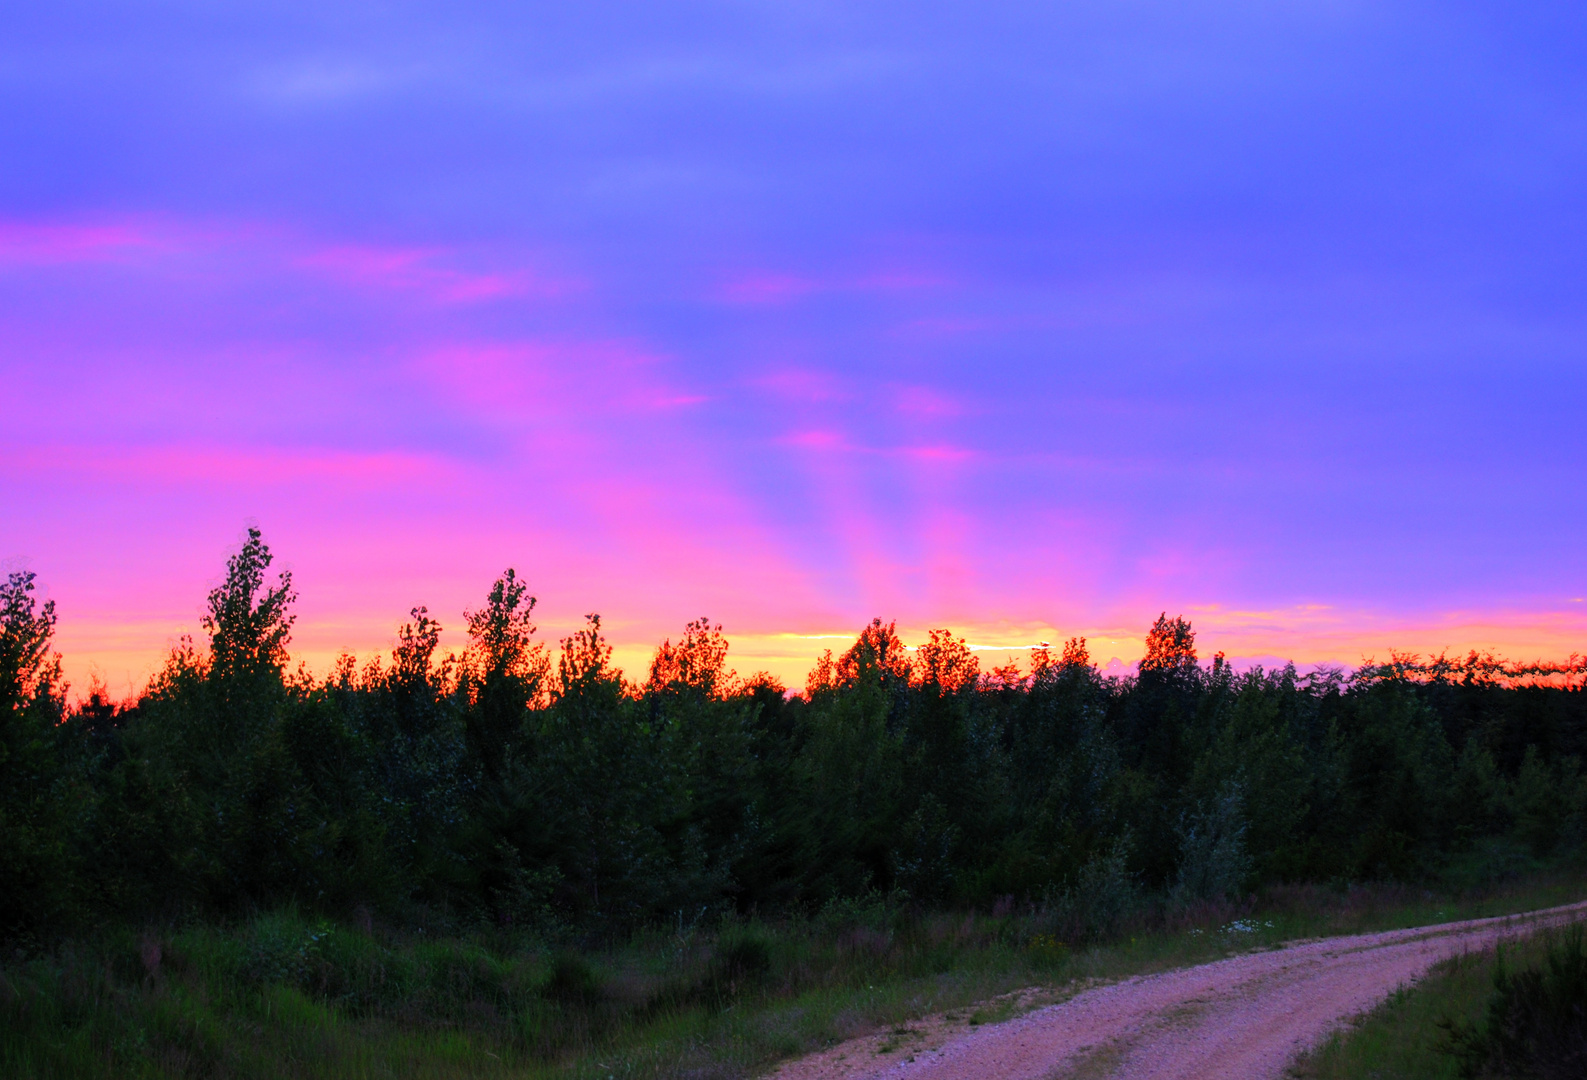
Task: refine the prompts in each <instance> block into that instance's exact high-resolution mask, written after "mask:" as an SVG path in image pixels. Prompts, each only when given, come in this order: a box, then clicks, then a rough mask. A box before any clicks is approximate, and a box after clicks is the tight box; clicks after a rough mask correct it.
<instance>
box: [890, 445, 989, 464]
mask: <svg viewBox="0 0 1587 1080" xmlns="http://www.w3.org/2000/svg"><path fill="white" fill-rule="evenodd" d="M896 453H898V454H901V455H902V456H904V457H906V458H909V459H911V460H913V461H920V462H930V463H957V462H961V461H969V460H971V459H972V458H974V457H975V456H976V454H975V451H974V450H967V449H965V448H964V447H962V446H949V445H946V444H939V445H936V446H905V447H901V448H899V449H898V450H897V451H896Z"/></svg>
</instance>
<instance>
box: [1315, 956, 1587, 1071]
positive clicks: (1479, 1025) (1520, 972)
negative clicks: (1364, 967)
mask: <svg viewBox="0 0 1587 1080" xmlns="http://www.w3.org/2000/svg"><path fill="white" fill-rule="evenodd" d="M1293 1073H1294V1075H1295V1077H1296V1078H1297V1080H1347V1078H1348V1080H1356V1078H1359V1077H1381V1078H1382V1080H1476V1078H1496V1080H1497V1078H1508V1077H1513V1078H1517V1080H1521V1078H1525V1080H1577V1078H1579V1077H1582V1076H1587V942H1584V940H1583V934H1582V928H1581V926H1580V925H1576V926H1573V927H1569V928H1566V929H1554V930H1546V931H1542V932H1539V933H1535V934H1532V935H1530V936H1528V937H1525V938H1521V939H1519V940H1516V941H1512V942H1508V943H1505V944H1501V945H1499V946H1498V947H1496V948H1494V949H1489V950H1484V951H1481V952H1476V953H1468V954H1464V955H1461V956H1457V957H1452V958H1451V959H1449V960H1445V961H1443V962H1442V963H1440V964H1438V965H1437V966H1435V967H1434V969H1433V970H1432V972H1431V973H1430V974H1429V975H1428V977H1427V978H1426V979H1424V980H1423V981H1422V982H1420V983H1418V984H1416V985H1415V986H1413V987H1405V988H1402V989H1400V990H1399V991H1397V992H1396V993H1395V994H1394V995H1393V996H1392V997H1391V998H1390V999H1389V1000H1388V1001H1386V1002H1384V1003H1383V1004H1382V1005H1381V1006H1379V1007H1378V1008H1377V1009H1375V1010H1373V1011H1372V1012H1371V1013H1369V1014H1368V1015H1366V1016H1364V1017H1362V1018H1360V1019H1359V1020H1358V1021H1357V1022H1356V1023H1355V1024H1353V1025H1352V1026H1351V1027H1349V1028H1347V1029H1345V1030H1343V1031H1341V1032H1339V1033H1338V1034H1336V1035H1335V1036H1333V1037H1332V1038H1331V1039H1329V1041H1328V1042H1327V1043H1325V1044H1324V1045H1323V1046H1321V1047H1319V1048H1318V1049H1317V1050H1315V1051H1313V1052H1312V1053H1310V1054H1308V1055H1307V1056H1306V1057H1304V1058H1303V1059H1302V1060H1300V1061H1299V1062H1298V1063H1297V1064H1296V1066H1295V1068H1294V1070H1293Z"/></svg>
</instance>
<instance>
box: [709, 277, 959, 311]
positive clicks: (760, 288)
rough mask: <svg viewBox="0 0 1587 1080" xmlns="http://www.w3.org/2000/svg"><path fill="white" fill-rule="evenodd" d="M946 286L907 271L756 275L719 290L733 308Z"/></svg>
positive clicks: (936, 279)
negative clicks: (812, 297) (821, 296)
mask: <svg viewBox="0 0 1587 1080" xmlns="http://www.w3.org/2000/svg"><path fill="white" fill-rule="evenodd" d="M946 284H948V281H947V279H946V278H944V277H943V276H941V275H939V274H936V273H934V272H931V271H925V270H914V269H907V268H906V269H898V270H882V271H876V272H869V273H860V274H837V275H831V276H827V277H811V276H808V275H801V274H787V273H779V272H755V273H747V274H744V275H742V276H739V277H735V278H732V279H731V280H729V281H727V282H726V283H725V284H723V285H722V286H721V287H720V288H719V290H718V297H719V298H720V299H722V300H726V301H727V302H729V303H734V304H786V303H788V302H790V301H793V300H798V299H801V298H803V297H806V296H809V295H811V294H813V293H854V292H864V293H875V292H884V293H887V292H907V291H913V290H917V289H932V288H939V287H941V286H943V285H946Z"/></svg>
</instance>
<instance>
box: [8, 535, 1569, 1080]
mask: <svg viewBox="0 0 1587 1080" xmlns="http://www.w3.org/2000/svg"><path fill="white" fill-rule="evenodd" d="M271 563H272V556H271V553H270V551H269V549H268V548H267V547H266V545H265V544H264V541H263V538H262V537H261V536H260V535H259V534H258V532H257V531H253V532H251V533H250V535H249V536H248V538H247V540H246V541H245V542H244V543H243V545H242V546H241V548H240V549H239V550H238V552H237V553H236V554H235V555H234V556H233V557H232V559H231V560H230V562H229V563H228V566H227V568H226V574H225V577H224V580H223V582H222V583H221V584H220V585H219V586H218V587H217V588H216V589H215V590H214V591H213V592H212V593H211V594H210V596H209V599H208V604H207V608H206V613H205V617H204V619H203V629H204V634H205V637H206V638H207V640H205V641H203V642H202V643H199V642H194V641H186V640H185V641H183V642H182V643H180V644H179V646H178V647H177V648H176V649H174V650H173V651H172V653H171V655H170V658H169V660H168V662H167V664H166V665H165V668H164V669H163V670H162V671H161V672H160V673H159V674H157V675H156V677H155V678H154V679H153V680H151V682H150V684H149V686H148V687H147V688H146V689H145V690H144V691H143V692H142V693H141V694H140V695H139V696H138V697H137V698H136V699H135V700H132V701H128V702H112V701H109V700H107V698H106V696H105V695H104V693H103V691H102V690H99V689H97V688H90V693H89V694H88V695H87V697H86V699H85V700H83V701H82V702H81V703H80V704H77V705H75V706H70V707H69V706H68V702H67V694H66V687H65V686H64V685H63V683H62V681H61V677H60V664H59V659H58V657H56V655H55V654H54V652H53V651H52V646H51V642H52V639H53V633H54V629H55V620H56V614H55V611H54V608H53V605H51V604H42V605H41V604H39V603H38V602H37V601H36V599H35V596H34V586H35V583H34V580H33V578H32V576H31V575H30V574H28V573H25V572H20V573H13V574H11V575H10V576H9V578H8V579H7V580H6V582H5V583H4V585H3V586H0V1072H3V1073H5V1075H8V1076H11V1075H15V1076H40V1077H43V1076H73V1075H82V1076H90V1075H104V1074H105V1073H106V1072H107V1071H108V1072H114V1073H116V1074H118V1075H147V1076H255V1075H258V1076H267V1075H269V1076H279V1075H285V1076H305V1077H308V1076H447V1075H471V1076H473V1075H490V1074H491V1072H492V1071H500V1072H502V1073H504V1074H505V1073H511V1074H512V1075H537V1074H545V1075H552V1074H555V1075H588V1076H592V1077H593V1076H606V1075H612V1076H616V1075H633V1076H651V1075H682V1074H688V1075H700V1076H707V1075H722V1076H732V1075H742V1074H744V1073H745V1072H746V1071H749V1070H753V1069H755V1068H758V1067H760V1066H761V1065H763V1064H765V1063H766V1062H769V1061H772V1060H775V1059H776V1058H778V1057H780V1056H785V1055H787V1054H790V1053H794V1052H797V1051H799V1050H802V1049H806V1048H809V1047H813V1046H818V1045H823V1044H825V1043H827V1042H830V1041H831V1040H833V1039H836V1038H841V1037H844V1036H846V1035H850V1034H854V1033H856V1032H858V1031H860V1030H865V1029H867V1028H871V1027H875V1026H877V1025H886V1024H891V1023H898V1022H901V1021H902V1020H904V1019H907V1018H909V1017H912V1016H916V1015H920V1014H922V1013H925V1012H931V1011H938V1010H942V1009H958V1008H961V1007H963V1006H965V1005H967V1004H969V1003H971V1002H975V1001H980V1000H985V999H989V998H995V997H997V996H998V995H1002V994H1007V993H1009V992H1011V991H1014V990H1017V989H1020V988H1023V987H1027V986H1031V985H1043V986H1048V987H1064V986H1071V985H1074V981H1075V980H1084V979H1087V978H1104V977H1112V976H1114V975H1119V974H1125V973H1128V972H1132V971H1141V970H1153V969H1156V968H1158V967H1164V966H1170V965H1172V964H1176V963H1183V962H1189V961H1192V960H1196V959H1203V958H1208V957H1211V956H1216V955H1220V954H1222V952H1224V951H1227V950H1230V949H1240V948H1249V947H1255V946H1260V945H1262V944H1267V943H1272V942H1275V941H1277V940H1281V939H1283V938H1289V937H1295V936H1307V935H1312V934H1320V933H1328V932H1342V931H1349V930H1368V929H1383V928H1387V927H1390V926H1405V925H1416V924H1418V923H1424V922H1433V921H1441V920H1445V919H1454V918H1461V917H1468V916H1472V915H1478V914H1499V913H1503V912H1504V911H1513V910H1521V909H1522V908H1528V907H1540V906H1546V905H1547V904H1548V903H1557V902H1565V901H1568V900H1575V899H1579V898H1580V897H1581V895H1582V889H1581V888H1580V886H1581V884H1582V881H1581V877H1580V875H1579V872H1578V871H1577V870H1576V869H1575V868H1577V867H1579V866H1580V865H1581V861H1582V853H1583V850H1584V840H1587V778H1584V777H1583V774H1582V771H1581V767H1580V761H1581V757H1582V754H1583V753H1584V752H1587V693H1584V691H1583V689H1582V686H1581V683H1582V677H1583V675H1584V674H1587V664H1584V663H1583V662H1582V661H1580V660H1579V659H1577V658H1572V659H1571V660H1570V661H1568V662H1565V663H1559V664H1546V663H1535V664H1524V665H1523V664H1513V663H1507V662H1504V661H1501V660H1498V659H1496V658H1493V657H1489V656H1477V655H1473V656H1469V657H1466V658H1462V659H1450V658H1447V657H1438V658H1433V659H1431V660H1421V659H1417V658H1414V657H1406V656H1395V657H1392V658H1391V660H1390V662H1389V663H1387V664H1369V665H1366V666H1363V667H1362V668H1360V669H1358V670H1356V671H1354V672H1348V673H1347V672H1342V671H1324V672H1318V673H1310V674H1301V673H1299V672H1297V671H1296V670H1295V669H1294V668H1293V667H1285V668H1281V669H1278V670H1274V671H1263V670H1254V671H1248V672H1235V671H1233V670H1232V669H1231V668H1230V667H1229V666H1228V665H1227V664H1226V663H1225V662H1224V661H1223V658H1222V657H1221V656H1216V657H1214V658H1213V659H1212V661H1211V662H1210V663H1203V662H1202V661H1201V660H1200V659H1199V657H1198V656H1197V653H1196V649H1195V635H1194V631H1193V630H1192V628H1191V627H1190V625H1189V624H1188V623H1186V622H1185V621H1184V620H1183V619H1178V618H1172V619H1171V618H1168V617H1167V616H1166V615H1165V616H1164V617H1162V618H1160V619H1158V620H1157V623H1156V624H1155V625H1154V627H1153V628H1152V630H1151V633H1150V635H1149V649H1148V654H1147V656H1146V658H1145V659H1144V660H1143V661H1142V663H1141V665H1140V668H1139V670H1138V672H1137V673H1136V675H1134V676H1133V677H1131V678H1127V679H1121V678H1107V677H1104V676H1102V675H1101V674H1100V673H1099V671H1098V670H1097V668H1095V667H1094V666H1093V665H1092V664H1091V662H1090V658H1089V656H1088V655H1087V652H1086V647H1085V642H1084V640H1083V639H1078V638H1076V639H1072V640H1071V641H1069V642H1068V643H1066V644H1065V645H1064V646H1063V647H1062V648H1061V649H1051V650H1049V649H1048V648H1047V647H1042V648H1039V649H1035V650H1032V651H1031V654H1030V656H1029V658H1028V659H1027V660H1026V661H1025V662H1024V663H1023V664H1019V665H1016V664H1009V665H1006V666H1003V667H997V668H993V669H992V670H990V671H984V670H982V669H981V666H980V663H979V661H978V659H977V657H976V656H975V654H974V653H973V652H971V651H970V649H969V648H968V647H967V646H966V645H965V643H964V642H963V641H961V640H959V639H957V638H955V637H954V636H953V635H952V634H950V633H948V632H946V631H935V632H933V633H931V634H930V635H929V637H928V640H927V641H926V642H924V643H922V644H920V645H919V646H918V647H915V648H906V647H905V646H904V644H903V643H902V642H901V641H900V640H899V639H898V636H897V635H896V633H895V632H894V629H893V627H891V626H890V625H886V624H884V623H882V622H881V621H880V620H877V621H875V622H873V623H872V624H870V625H869V626H867V627H865V628H863V629H862V631H861V632H860V634H859V636H858V637H857V639H856V641H855V642H854V644H853V645H852V647H850V648H849V649H847V650H845V651H843V652H842V653H841V654H838V655H833V654H832V653H830V652H829V653H827V654H826V655H824V656H823V657H821V658H819V659H818V661H817V663H816V666H815V668H814V670H813V671H812V672H811V675H810V678H809V680H808V682H807V685H806V687H805V689H804V692H803V693H802V694H800V695H797V696H790V695H788V694H787V693H785V690H784V688H783V687H782V686H781V685H780V684H778V683H777V682H776V680H774V679H772V678H770V677H769V676H765V675H752V676H748V677H741V676H739V675H737V674H735V673H734V672H732V671H731V670H730V669H729V667H728V665H727V652H728V643H727V640H726V638H725V637H724V636H723V634H722V631H721V628H720V627H717V626H714V625H712V624H711V623H710V622H709V621H708V620H705V619H699V620H696V621H694V622H691V623H689V624H688V625H687V626H686V627H685V629H684V632H683V634H682V636H681V637H680V638H679V639H678V640H677V641H671V640H669V641H666V642H663V643H662V644H661V645H660V646H659V647H658V649H657V652H656V654H655V658H654V660H653V662H652V664H651V667H650V670H649V672H648V673H647V675H646V677H645V679H644V680H643V681H642V682H634V681H630V680H629V679H628V678H626V677H625V676H624V675H623V673H622V672H620V671H617V670H615V669H614V668H613V667H612V666H611V663H610V649H609V648H608V647H607V645H606V642H605V639H604V636H603V634H602V630H601V623H600V619H599V617H598V616H594V615H592V616H590V618H589V621H588V624H587V625H586V627H585V628H584V629H583V630H581V631H579V632H577V633H575V634H572V635H570V636H569V637H567V638H566V639H564V640H563V641H561V642H560V643H559V644H558V645H557V647H556V648H555V649H547V648H546V647H545V646H544V645H542V644H541V643H539V642H538V641H537V640H536V638H535V628H534V625H533V622H532V618H531V616H532V613H533V609H534V603H535V602H534V599H533V597H532V596H530V595H529V592H528V589H527V587H526V585H525V583H524V582H523V581H522V580H521V579H519V578H518V577H517V575H516V574H515V573H514V572H513V571H511V570H509V571H507V572H506V573H504V574H503V575H502V577H501V578H500V579H498V580H497V581H496V582H495V583H494V584H493V585H492V586H491V588H490V589H489V590H488V591H487V592H486V594H485V596H484V598H483V602H482V604H481V606H480V608H479V609H478V610H476V611H471V612H467V613H465V615H464V618H465V621H466V627H467V631H468V645H467V647H466V648H465V649H463V650H462V651H461V652H460V653H457V654H445V655H443V654H441V653H440V651H439V647H438V646H439V637H440V626H439V625H438V624H437V622H436V621H435V619H434V618H433V617H432V616H431V615H430V613H429V612H428V611H427V610H426V609H425V608H423V607H417V608H414V609H413V611H412V614H411V617H410V620H409V621H408V622H407V623H406V624H404V625H403V626H401V627H400V628H399V630H398V632H397V645H396V648H395V649H394V650H393V651H392V653H391V655H390V656H389V657H385V656H381V657H366V658H363V659H362V660H360V659H358V658H355V657H351V656H349V657H345V658H343V660H342V662H340V663H339V664H338V665H337V666H336V668H335V670H334V671H332V672H331V673H330V674H329V675H328V676H327V677H325V678H323V679H320V678H316V677H314V676H312V675H310V674H309V673H307V672H306V671H304V670H303V669H301V668H297V669H294V668H293V667H292V664H291V659H290V656H289V654H288V645H289V643H290V635H291V628H292V614H291V608H292V604H293V602H294V599H295V594H294V591H293V588H292V583H291V578H290V575H288V574H279V575H276V576H275V577H274V578H272V577H271V573H270V566H271ZM1352 882H1354V883H1358V884H1351V883H1352ZM1363 882H1366V883H1372V884H1367V885H1363V884H1359V883H1363ZM1053 992H1063V991H1061V990H1058V991H1053ZM1012 1000H1013V999H1005V1004H1004V1005H1003V1006H999V1008H1005V1009H1007V1008H1015V1007H1018V1005H1017V1004H1010V1003H1009V1002H1010V1001H1012ZM1021 1000H1023V999H1021ZM989 1015H990V1014H989Z"/></svg>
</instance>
